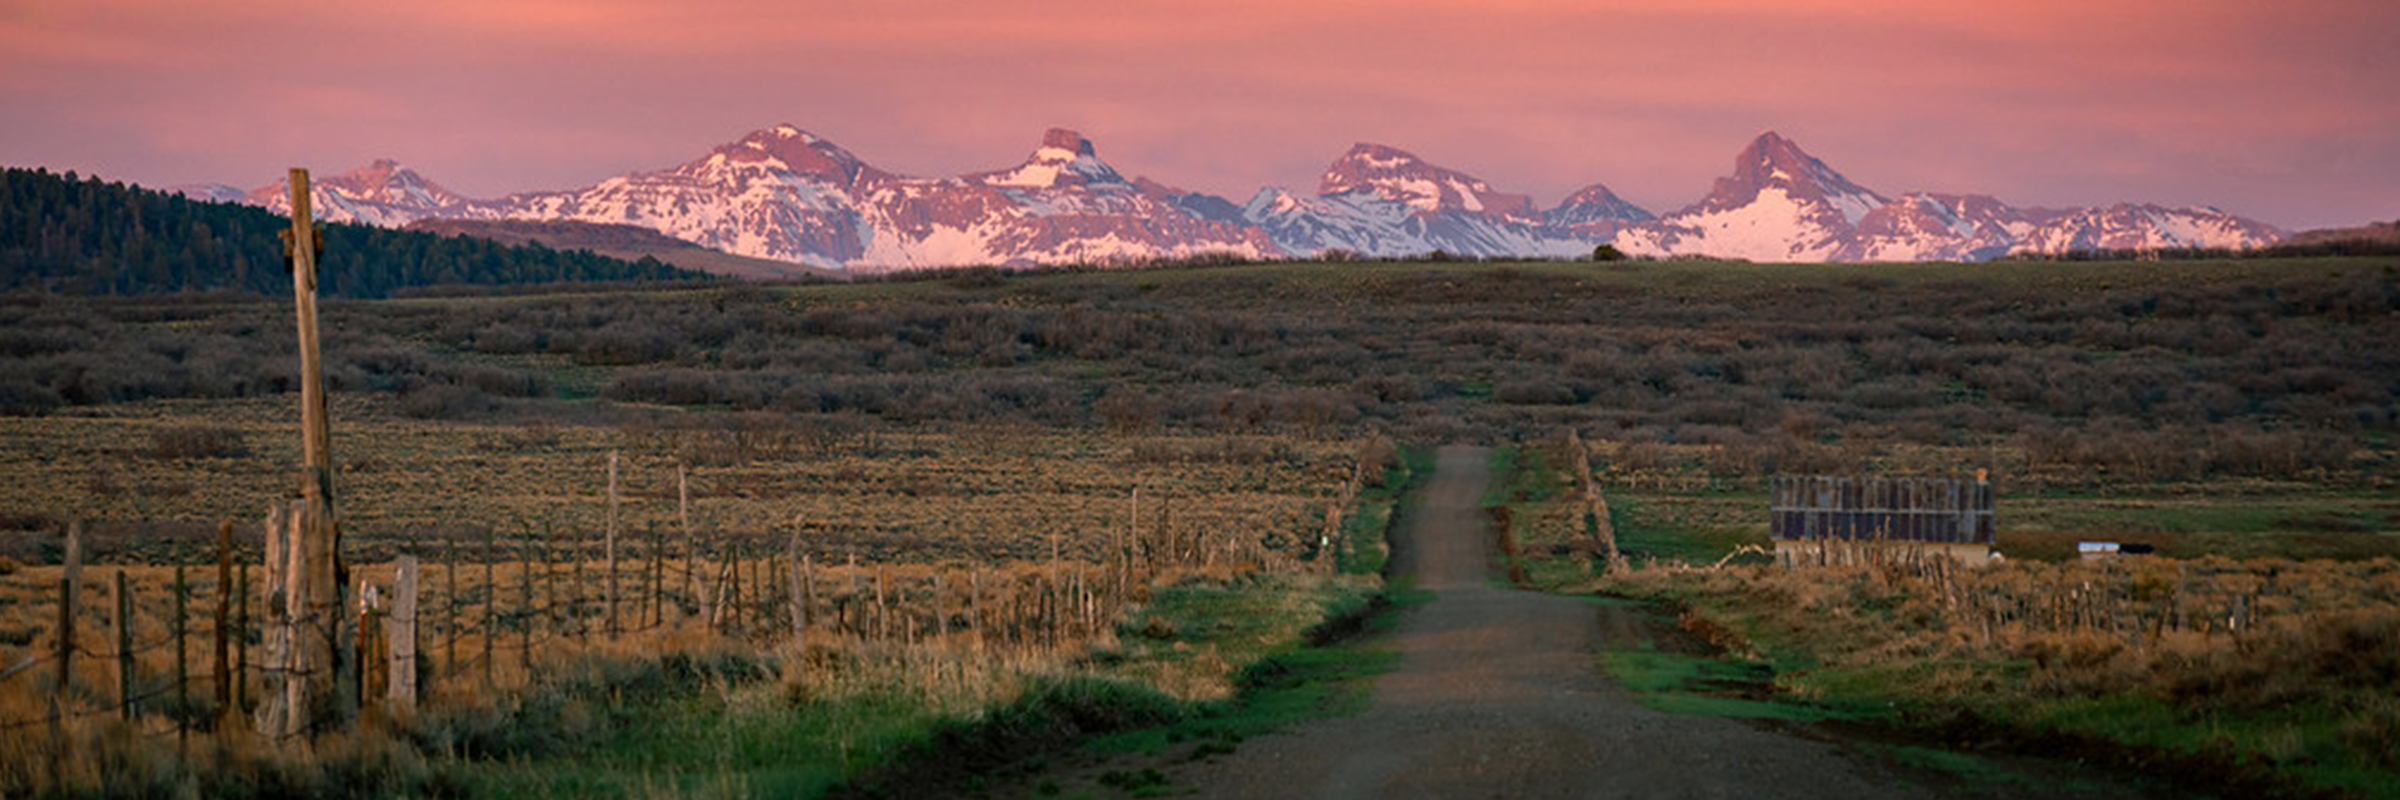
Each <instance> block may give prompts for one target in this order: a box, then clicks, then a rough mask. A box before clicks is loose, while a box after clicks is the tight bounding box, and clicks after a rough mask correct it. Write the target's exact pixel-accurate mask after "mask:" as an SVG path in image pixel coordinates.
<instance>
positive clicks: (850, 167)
mask: <svg viewBox="0 0 2400 800" xmlns="http://www.w3.org/2000/svg"><path fill="white" fill-rule="evenodd" d="M769 161H772V162H776V163H780V164H781V165H782V166H783V168H785V169H788V170H791V171H792V172H794V173H797V174H802V175H819V176H824V177H827V178H834V179H836V180H837V181H838V182H839V183H841V184H843V185H848V184H851V183H854V182H856V181H857V180H858V179H859V177H860V176H861V175H862V174H864V173H866V172H867V171H868V170H869V168H868V167H867V164H866V162H865V161H863V160H861V159H860V158H859V157H858V156H856V155H852V154H851V153H850V151H848V150H844V149H842V147H841V145H837V144H834V143H833V142H832V141H829V140H827V139H825V138H824V137H821V136H818V135H816V134H813V133H810V132H808V131H807V130H806V129H804V128H801V127H800V126H798V125H793V124H791V123H788V122H787V123H784V124H781V125H776V126H773V127H768V128H760V129H758V130H755V131H751V132H750V133H748V134H745V135H744V136H742V138H740V139H736V140H734V141H733V142H732V143H729V144H726V145H724V146H722V147H718V148H717V149H716V151H715V152H714V153H711V154H710V157H709V158H708V159H705V160H703V161H702V162H700V164H702V165H707V164H725V163H733V164H761V163H765V162H769Z"/></svg>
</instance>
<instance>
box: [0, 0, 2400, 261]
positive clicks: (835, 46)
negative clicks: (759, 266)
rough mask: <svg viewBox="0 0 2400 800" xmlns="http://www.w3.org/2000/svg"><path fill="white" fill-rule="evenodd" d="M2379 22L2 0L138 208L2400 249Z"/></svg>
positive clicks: (2266, 9)
mask: <svg viewBox="0 0 2400 800" xmlns="http://www.w3.org/2000/svg"><path fill="white" fill-rule="evenodd" d="M2395 30H2400V2H2393V0H2282V1H2281V2H2266V1H2265V0H2130V1H2124V2H2119V1H2116V0H2112V1H2111V2H2089V0H2018V1H2016V2H1990V3H1985V2H1963V1H1962V2H1923V1H1922V0H1914V1H1906V2H1866V1H1865V0H1629V1H1622V2H1597V1H1582V2H1578V1H1572V0H1558V1H1555V2H1542V1H1540V0H1379V1H1378V2H1363V1H1353V0H1336V1H1334V2H1324V1H1322V0H1306V1H1305V2H1302V1H1300V0H1206V1H1205V2H1202V1H1192V2H1184V1H1182V0H1110V1H1107V2H1085V3H1068V2H1012V1H1008V0H1000V1H995V2H968V1H967V0H876V1H873V2H866V1H860V0H852V1H851V2H841V3H828V2H815V1H814V0H801V1H800V2H791V1H790V0H682V1H680V2H660V0H405V1H404V2H396V3H381V2H349V1H347V0H309V1H307V2H301V1H300V0H202V1H201V2H193V1H192V0H172V1H170V2H159V1H156V0H0V163H6V164H9V165H15V166H47V167H50V168H53V169H75V170H80V171H84V172H88V173H97V174H100V175H103V176H107V177H110V178H116V179H123V180H130V181H134V182H139V183H144V184H152V185H162V186H163V185H172V184H178V183H195V182H223V183H231V184H235V185H238V186H245V187H247V186H255V185H260V184H264V183H268V182H271V181H273V180H275V179H276V178H277V177H279V176H280V174H281V172H282V170H283V169H284V168H285V167H287V166H308V167H312V168H315V169H317V170H319V171H320V172H337V171H341V170H345V169H348V168H351V167H354V166H358V165H361V164H364V163H366V162H367V161H369V160H372V159H374V158H378V157H384V156H389V157H393V158H397V159H399V160H401V161H402V162H404V163H407V164H409V165H410V166H413V167H415V168H417V169H418V170H419V171H421V172H423V173H425V174H426V176H427V177H430V178H432V179H433V180H435V181H437V182H440V183H443V184H445V185H448V186H449V187H451V188H452V189H455V190H458V191H460V192H462V193H465V194H468V195H471V196H479V197H481V196H497V195H501V194H506V193H509V192H515V191H526V190H533V189H560V188H570V187H575V186H583V185H588V184H590V183H593V182H596V181H599V180H601V179H603V178H606V177H608V176H611V175H615V174H619V173H623V172H628V171H633V170H647V169H656V168H660V167H665V166H669V165H672V164H676V163H680V162H682V161H685V160H689V159H691V158H693V157H696V156H698V155H699V154H701V153H703V152H705V151H706V150H707V149H708V148H709V147H712V146H714V145H716V144H719V143H722V142H726V141H730V140H732V139H734V138H736V137H739V136H740V135H742V134H743V133H745V132H748V131H750V130H753V129H757V128H761V127H766V126H769V125H773V124H777V123H782V122H790V123H793V124H796V125H799V126H801V127H803V128H807V129H810V130H812V131H814V132H816V133H818V134H819V135H822V136H825V137H827V138H829V139H832V140H833V141H835V142H838V143H841V144H842V145H844V146H845V147H848V148H849V149H850V150H851V151H853V152H855V153H857V154H858V155H860V156H861V157H863V158H865V159H867V160H868V161H870V162H872V163H874V164H876V165H878V166H880V167H883V168H884V169H887V170H891V171H894V172H900V173H904V174H914V175H951V174H957V173H960V172H966V171H971V170H982V169H992V168H998V167H1003V166H1009V165H1013V164H1015V163H1016V162H1018V161H1019V160H1021V159H1023V158H1024V157H1025V156H1026V154H1028V153H1029V152H1031V150H1032V149H1033V148H1034V146H1035V144H1036V143H1037V142H1038V139H1039V137H1040V135H1041V132H1042V130H1043V129H1045V128H1048V127H1053V126H1059V127H1071V128H1076V129H1079V130H1081V131H1083V132H1084V133H1085V134H1086V135H1088V136H1090V137H1091V138H1092V139H1093V141H1094V142H1096V143H1097V144H1098V146H1099V149H1100V154H1101V156H1102V157H1103V158H1105V159H1107V160H1108V161H1109V162H1110V163H1111V164H1114V165H1115V166H1116V167H1117V168H1118V169H1119V170H1121V171H1123V172H1125V173H1127V174H1128V175H1147V176H1150V177H1152V178H1156V179H1158V180H1161V181H1164V182H1167V183H1172V184H1177V185H1182V186H1186V187H1190V188H1194V189H1200V190H1205V191H1209V192H1213V193H1217V194H1221V195H1225V196H1227V197H1229V198H1231V199H1233V200H1235V201H1236V202H1239V201H1241V200H1243V199H1245V198H1247V197H1248V196H1249V195H1250V193H1251V192H1253V191H1255V190H1256V189H1257V188H1258V187H1259V186H1261V185H1270V184H1273V185H1284V186H1290V187H1293V188H1299V189H1313V188H1314V187H1315V185H1316V176H1317V174H1318V172H1319V171H1320V170H1322V169H1323V168H1324V166H1325V165H1326V164H1327V163H1329V162H1330V161H1332V160H1333V159H1334V158H1335V157H1336V156H1338V155H1340V154H1341V152H1342V151H1343V150H1345V149H1347V148H1348V147H1349V145H1350V144H1351V143H1352V142H1356V141H1373V142H1381V143H1385V144H1390V145H1393V146H1397V147H1401V148H1403V149H1407V150H1411V151H1414V152H1416V153H1417V154H1419V155H1421V156H1424V157H1426V158H1427V159H1429V160H1431V161H1433V162H1435V163H1438V164H1441V165H1443V166H1447V167H1450V168H1453V169H1458V170H1462V171H1465V172H1468V173H1472V174H1474V175H1477V176H1479V177H1482V178H1484V179H1485V180H1487V181H1490V182H1491V183H1492V184H1493V185H1494V186H1495V188H1498V189H1501V190H1503V191H1513V192H1522V193H1527V194H1531V195H1533V196H1534V201H1535V202H1536V203H1537V204H1539V205H1543V206H1548V205H1552V204H1555V203H1557V202H1558V200H1559V199H1560V198H1561V197H1562V196H1564V195H1565V194H1566V193H1567V192H1569V191H1572V190H1574V189H1576V188H1578V187H1580V186H1582V185H1584V184H1588V183H1592V182H1602V183H1606V184H1608V185H1609V186H1610V187H1612V188H1614V189H1616V190H1617V192H1618V193H1619V194H1621V195H1623V196H1625V197H1626V198H1627V199H1630V200H1632V201H1634V202H1636V203H1639V204H1641V205H1643V206H1645V207H1647V208H1650V209H1651V210H1653V211H1662V212H1663V211H1669V210H1673V209H1675V208H1677V207H1680V206H1682V205H1684V204H1686V203H1690V202H1692V201H1694V200H1696V199H1698V198H1699V197H1700V196H1701V195H1702V194H1704V193H1706V192H1707V191H1708V188H1709V183H1710V181H1711V179H1713V178H1715V177H1717V176H1719V175H1723V174H1725V173H1726V172H1727V171H1728V169H1729V165H1730V161H1731V159H1732V157H1733V155H1734V153H1735V152H1736V151H1738V150H1739V149H1740V148H1741V147H1742V146H1743V145H1745V144H1747V143H1748V141H1749V140H1750V138H1751V137H1753V136H1756V135H1757V134H1758V133H1759V132H1760V131H1764V130H1769V129H1773V130H1777V131H1780V132H1782V133H1783V134H1784V135H1786V136H1788V137H1791V138H1792V139H1794V140H1795V141H1798V142H1799V143H1800V144H1801V146H1802V147H1804V148H1807V149H1808V150H1809V151H1810V152H1811V153H1813V154H1815V155H1816V156H1818V157H1819V158H1822V159H1825V161H1826V162H1827V163H1829V164H1831V165H1832V166H1833V167H1834V168H1836V169H1838V170H1841V171H1843V172H1844V173H1846V174H1847V175H1849V176H1850V178H1851V179H1853V180H1856V181H1858V182H1859V183H1862V184H1865V185H1867V186H1869V187H1872V188H1875V189H1877V190H1880V191H1883V192H1885V193H1887V194H1896V193H1899V192H1904V191H1912V190H1929V191H1976V192H1984V193H1989V194H1993V195H1996V196H1998V197H2000V198H2001V199H2003V200H2007V201H2010V202H2012V203H2018V204H2025V205H2088V204H2100V203H2108V202H2114V201H2118V200H2133V201H2151V202H2161V203H2170V204H2210V205H2216V206H2219V207H2222V208H2224V209H2226V210H2228V211H2232V212H2235V213H2239V214H2245V215H2248V216H2253V217H2257V218H2259V219H2262V220H2264V221H2267V222H2270V223H2274V224H2278V225H2283V226H2287V227H2293V228H2307V227H2315V226H2324V225H2348V224H2357V223H2362V222H2366V221H2369V220H2389V219H2394V218H2400V180H2396V179H2400V48H2395V47H2393V46H2392V45H2391V43H2390V42H2391V32H2392V31H2395Z"/></svg>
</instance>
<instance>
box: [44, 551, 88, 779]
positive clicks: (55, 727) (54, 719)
mask: <svg viewBox="0 0 2400 800" xmlns="http://www.w3.org/2000/svg"><path fill="white" fill-rule="evenodd" d="M66 550H67V552H66V566H65V568H64V569H63V570H62V571H61V573H60V575H59V578H58V676H57V683H58V685H57V686H54V687H52V688H51V691H50V780H51V782H52V783H53V784H54V785H62V786H63V785H65V783H66V774H67V763H68V762H69V761H70V760H71V759H70V758H69V755H70V754H69V753H68V752H67V728H66V724H67V714H68V712H69V709H68V708H67V707H66V697H67V696H68V694H69V693H70V692H72V691H73V690H74V686H75V661H74V659H75V616H76V615H75V592H76V590H78V589H81V588H83V587H82V584H83V520H75V521H73V522H69V523H67V546H66Z"/></svg>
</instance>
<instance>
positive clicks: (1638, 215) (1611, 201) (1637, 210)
mask: <svg viewBox="0 0 2400 800" xmlns="http://www.w3.org/2000/svg"><path fill="white" fill-rule="evenodd" d="M1649 219H1652V215H1651V213H1650V212H1649V210H1647V209H1644V208H1642V207H1641V206H1637V205H1634V204H1633V203H1631V202H1628V201H1626V199H1625V198H1622V197H1618V196H1617V193H1616V192H1612V191H1609V189H1608V186H1607V185H1606V184H1599V183H1595V184H1592V185H1590V186H1586V187H1583V188H1581V189H1577V190H1575V192H1574V193H1573V194H1569V195H1567V197H1566V199H1564V200H1560V201H1559V202H1558V207H1557V208H1553V209H1550V210H1549V211H1547V212H1543V214H1542V221H1543V222H1547V223H1549V224H1552V225H1561V226H1566V227H1570V228H1582V227H1587V226H1593V227H1597V226H1610V225H1622V224H1624V223H1628V222H1642V221H1645V220H1649Z"/></svg>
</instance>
